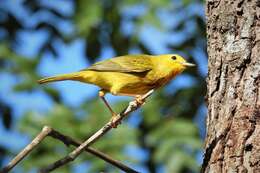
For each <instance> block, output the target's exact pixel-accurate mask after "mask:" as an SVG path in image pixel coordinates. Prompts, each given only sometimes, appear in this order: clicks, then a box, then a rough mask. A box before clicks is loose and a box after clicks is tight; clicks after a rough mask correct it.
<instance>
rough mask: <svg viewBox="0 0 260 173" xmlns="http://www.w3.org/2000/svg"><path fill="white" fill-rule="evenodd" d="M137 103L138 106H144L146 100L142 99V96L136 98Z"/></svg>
mask: <svg viewBox="0 0 260 173" xmlns="http://www.w3.org/2000/svg"><path fill="white" fill-rule="evenodd" d="M135 101H136V103H137V105H139V106H143V105H144V104H145V100H144V99H142V96H141V95H138V96H136V97H135Z"/></svg>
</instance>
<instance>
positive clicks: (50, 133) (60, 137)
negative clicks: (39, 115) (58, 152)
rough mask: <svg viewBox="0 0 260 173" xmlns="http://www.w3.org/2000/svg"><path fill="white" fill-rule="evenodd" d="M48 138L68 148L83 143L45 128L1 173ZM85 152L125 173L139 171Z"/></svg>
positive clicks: (110, 159) (95, 153) (97, 152)
mask: <svg viewBox="0 0 260 173" xmlns="http://www.w3.org/2000/svg"><path fill="white" fill-rule="evenodd" d="M47 136H50V137H52V138H54V139H57V140H60V141H61V142H63V143H64V144H65V145H66V146H69V145H73V146H76V147H77V146H79V145H80V144H81V143H80V142H78V141H76V140H74V139H72V138H71V137H69V136H66V135H63V134H62V133H60V132H58V131H56V130H54V129H52V128H51V127H48V126H44V127H43V129H42V131H41V132H40V133H39V134H38V135H37V136H36V137H35V138H34V139H33V140H32V142H31V143H30V144H28V145H27V146H26V147H25V148H24V149H23V150H22V151H21V152H20V153H19V154H18V155H17V156H16V157H15V158H14V159H13V160H11V161H10V163H9V164H8V165H7V166H6V167H4V168H3V169H2V170H0V173H7V172H9V171H10V170H11V169H12V168H14V167H15V165H17V164H18V163H19V162H20V161H21V160H23V158H24V157H26V156H27V155H28V154H29V153H30V152H31V151H32V150H33V149H34V148H36V147H37V146H38V145H39V144H40V143H41V141H43V140H44V139H45V138H46V137H47ZM85 151H87V152H89V153H91V154H93V155H95V156H97V157H99V158H101V159H102V160H104V161H106V162H108V163H110V164H112V165H114V166H115V167H117V168H119V169H121V170H122V171H125V172H131V173H138V172H137V171H135V170H133V169H132V168H130V167H128V166H126V165H124V164H123V163H121V162H119V161H117V160H114V159H112V158H111V157H110V156H108V155H106V154H104V153H102V152H100V151H98V150H96V149H94V148H92V147H89V148H86V149H85Z"/></svg>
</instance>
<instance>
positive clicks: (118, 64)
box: [85, 55, 153, 73]
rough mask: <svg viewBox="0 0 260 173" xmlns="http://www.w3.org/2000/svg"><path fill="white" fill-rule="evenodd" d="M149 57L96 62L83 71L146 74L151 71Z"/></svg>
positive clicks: (129, 56)
mask: <svg viewBox="0 0 260 173" xmlns="http://www.w3.org/2000/svg"><path fill="white" fill-rule="evenodd" d="M150 58H151V57H150V56H149V55H126V56H120V57H115V58H111V59H108V60H104V61H101V62H97V63H95V64H93V65H92V66H90V67H89V68H87V69H85V70H93V71H104V72H106V71H107V72H123V73H130V72H136V73H138V72H139V73H140V72H147V71H150V70H152V66H153V65H152V63H151V59H150Z"/></svg>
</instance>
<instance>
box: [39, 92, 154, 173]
mask: <svg viewBox="0 0 260 173" xmlns="http://www.w3.org/2000/svg"><path fill="white" fill-rule="evenodd" d="M153 91H154V90H150V91H149V92H147V93H146V94H144V95H143V96H142V97H141V98H140V100H139V101H141V102H144V101H145V99H146V98H147V97H149V96H150V95H151V94H152V93H153ZM141 106H142V104H139V103H138V101H137V100H134V101H132V102H130V103H129V105H128V107H127V108H126V109H125V110H123V111H122V112H121V113H120V114H118V116H117V118H116V119H115V120H114V122H113V123H116V124H119V123H120V121H121V120H122V119H123V118H124V117H126V116H127V115H128V114H129V113H131V112H133V111H135V110H136V109H138V108H139V107H141ZM111 128H112V122H108V123H107V124H105V125H104V126H103V127H102V128H101V129H100V130H98V131H97V132H96V133H95V134H93V135H92V136H91V137H90V138H88V139H87V140H86V141H85V142H83V143H82V144H81V145H80V146H79V147H78V148H76V149H75V150H73V151H72V152H71V153H70V154H69V155H67V156H66V157H64V158H62V159H60V160H58V161H56V162H54V163H53V164H51V165H48V166H47V167H45V168H42V169H41V170H40V173H48V172H51V171H53V170H55V169H57V168H59V167H61V166H63V165H65V164H68V163H69V162H71V161H73V160H75V159H76V158H77V156H78V155H80V154H81V153H82V152H83V151H84V150H85V149H86V148H87V147H89V146H90V145H91V144H92V143H94V142H95V141H96V140H98V139H99V138H100V137H102V136H103V135H104V134H106V133H107V132H108V131H109V130H110V129H111Z"/></svg>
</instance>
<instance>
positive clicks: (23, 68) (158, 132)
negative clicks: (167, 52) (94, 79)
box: [0, 0, 205, 173]
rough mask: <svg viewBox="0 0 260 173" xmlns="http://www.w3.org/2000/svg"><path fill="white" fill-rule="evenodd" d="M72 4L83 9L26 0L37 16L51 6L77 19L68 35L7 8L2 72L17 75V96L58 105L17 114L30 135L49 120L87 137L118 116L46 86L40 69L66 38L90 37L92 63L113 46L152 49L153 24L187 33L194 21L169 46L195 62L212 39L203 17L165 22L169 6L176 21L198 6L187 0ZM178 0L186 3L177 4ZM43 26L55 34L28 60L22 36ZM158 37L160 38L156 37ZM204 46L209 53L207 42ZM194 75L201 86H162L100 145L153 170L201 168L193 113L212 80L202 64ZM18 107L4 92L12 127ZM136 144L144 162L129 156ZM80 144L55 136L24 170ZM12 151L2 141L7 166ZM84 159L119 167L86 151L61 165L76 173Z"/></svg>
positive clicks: (57, 14)
mask: <svg viewBox="0 0 260 173" xmlns="http://www.w3.org/2000/svg"><path fill="white" fill-rule="evenodd" d="M72 3H73V5H74V6H75V9H74V12H73V14H71V15H66V14H64V13H63V12H62V10H58V8H52V7H50V6H46V5H43V4H44V3H38V2H37V1H29V0H25V1H24V3H23V4H22V6H24V7H26V10H28V11H30V12H31V15H33V14H37V13H38V12H39V11H46V12H48V13H49V14H52V16H54V17H53V18H57V19H59V20H62V21H66V22H70V23H73V29H74V30H73V31H72V32H71V33H67V34H64V31H63V30H62V28H61V27H57V26H58V24H57V23H55V22H51V19H50V21H42V20H37V22H36V23H35V25H33V26H29V25H28V26H27V25H26V24H25V23H26V22H24V21H23V20H21V19H20V18H18V17H17V16H15V15H13V13H12V12H10V11H8V10H3V14H4V15H5V16H6V17H5V18H4V19H3V20H1V21H0V23H1V26H0V29H2V30H4V31H5V32H6V33H7V34H5V35H4V36H1V42H0V67H1V68H0V73H1V74H9V75H10V76H12V77H13V78H14V79H15V82H14V84H13V85H12V86H10V87H11V90H12V91H13V93H14V94H17V95H19V94H21V93H25V92H26V93H34V92H42V93H44V94H45V96H46V95H47V96H48V97H49V98H50V99H51V100H52V107H51V108H50V109H49V110H45V111H43V110H36V109H35V110H26V112H25V113H24V115H23V116H22V117H21V118H20V119H17V118H16V120H17V122H16V123H15V125H17V126H18V127H19V132H21V133H22V134H23V135H25V136H27V137H29V138H30V139H32V138H33V137H34V136H36V135H37V134H38V133H39V132H40V130H41V129H42V127H43V126H44V125H48V126H51V127H53V128H55V129H56V130H58V131H60V132H62V133H63V134H66V135H69V136H71V137H73V138H75V139H78V140H81V141H83V140H85V139H87V138H88V137H89V136H90V135H91V134H93V133H94V132H95V131H96V130H97V129H99V128H100V127H102V126H103V125H104V124H105V123H106V122H107V121H108V120H109V119H110V114H109V111H108V110H107V109H106V108H105V107H104V104H103V103H102V102H101V100H100V99H98V98H90V99H86V100H84V102H82V103H80V105H77V106H75V107H71V106H69V105H67V104H66V103H64V101H63V99H62V98H61V93H60V91H58V90H57V89H56V88H54V87H53V86H52V85H47V86H44V87H42V88H40V87H39V86H38V84H37V83H36V80H37V79H39V78H40V75H39V74H38V70H39V68H40V65H41V62H42V60H43V57H44V56H43V55H44V54H45V53H46V52H48V53H51V55H53V57H54V58H55V56H56V55H57V54H58V53H57V52H58V48H57V47H55V46H54V45H55V44H53V42H55V41H57V40H60V41H61V42H64V43H69V42H70V41H74V40H76V39H81V40H84V41H85V43H86V44H85V48H84V51H85V52H83V53H85V55H86V57H87V58H86V60H87V61H90V62H93V61H96V60H97V58H99V57H100V56H101V53H102V51H104V49H105V48H107V47H109V48H111V49H113V51H114V53H115V54H116V55H123V54H128V53H129V52H131V51H132V50H133V49H135V50H137V51H140V52H142V53H149V54H152V52H153V50H151V49H150V48H149V46H148V45H147V44H146V43H145V42H144V41H142V39H141V36H140V31H141V28H143V27H148V26H149V27H153V28H157V29H159V30H160V31H161V32H165V33H167V34H173V33H175V32H182V31H184V30H186V29H187V26H190V23H188V22H191V21H192V22H194V23H195V30H194V31H193V32H192V34H190V35H188V36H187V38H185V39H183V41H180V42H179V43H178V44H176V43H173V42H171V41H170V40H169V42H167V43H165V45H164V47H167V48H170V49H171V50H174V51H176V50H178V51H180V52H184V53H185V54H186V57H189V58H190V60H191V61H194V59H193V57H192V50H193V48H194V47H195V46H198V45H199V44H200V43H201V42H203V41H204V42H205V38H204V36H205V30H204V20H203V19H202V18H201V17H200V16H197V15H195V16H186V17H184V18H183V19H181V20H180V22H179V23H177V24H176V26H173V27H166V26H165V21H161V20H162V19H161V18H160V17H159V14H160V13H161V12H162V11H163V12H167V13H169V14H171V13H172V15H171V16H169V20H167V21H166V22H169V23H170V22H171V20H170V18H174V17H175V15H174V14H175V13H180V12H182V11H183V12H184V13H183V15H185V13H187V12H188V10H189V8H188V7H189V5H192V2H191V1H189V0H183V1H182V3H180V1H171V0H161V1H158V0H149V1H143V0H142V1H137V0H126V1H120V0H111V1H106V0H101V1H95V0H76V1H75V2H72ZM175 3H177V4H179V5H178V6H177V7H176V8H175ZM198 3H201V2H199V1H198ZM180 4H181V5H180ZM140 6H142V7H144V8H140V9H143V10H144V11H138V13H137V14H132V15H129V14H126V11H127V10H126V9H133V8H136V7H140ZM3 9H4V8H3ZM176 10H177V11H176ZM126 21H127V22H129V23H130V24H131V25H132V26H133V28H132V29H131V32H130V33H128V34H126V33H124V32H123V29H122V28H123V26H124V24H125V22H126ZM42 30H44V31H47V32H48V35H49V37H48V38H47V39H46V41H45V42H43V43H42V45H41V46H40V48H39V49H38V50H37V53H36V55H35V56H34V57H27V56H26V55H23V54H22V53H20V52H19V51H18V48H19V45H20V44H22V43H19V39H18V38H19V37H18V35H19V34H18V33H19V32H20V31H29V32H30V31H42ZM151 37H152V36H151ZM154 42H157V40H156V37H155V40H154ZM199 46H201V45H199ZM202 46H203V44H202ZM202 49H203V50H204V51H205V44H204V47H203V48H202ZM186 74H187V75H189V76H192V77H193V78H194V80H195V81H196V82H195V84H194V85H191V86H189V87H186V88H180V89H176V91H174V92H171V91H168V90H167V91H166V90H164V89H161V90H159V91H157V92H156V93H155V94H154V95H153V96H152V97H151V98H149V99H148V100H147V103H146V104H145V105H144V106H143V107H142V109H141V110H138V111H137V112H136V113H133V115H131V118H129V119H127V120H124V122H123V123H122V124H121V125H120V126H119V127H118V128H117V129H116V130H112V131H111V132H109V134H107V135H106V136H104V137H103V138H102V139H100V140H99V141H97V142H96V143H95V144H94V145H93V147H95V148H97V149H99V150H101V151H102V152H104V153H107V154H109V155H110V156H112V157H113V158H115V159H118V160H120V161H123V162H125V163H131V164H132V165H141V166H143V167H145V168H146V169H147V170H148V171H149V172H151V173H153V172H156V170H157V168H158V167H159V166H162V167H163V168H164V169H165V170H166V172H176V173H181V172H198V170H199V165H198V163H197V161H196V155H197V153H198V152H199V151H200V149H201V146H202V142H201V139H200V138H199V135H198V129H197V126H196V125H195V124H194V121H193V118H194V116H195V114H196V112H197V111H198V107H199V106H200V105H201V104H202V103H203V95H204V92H205V84H204V77H203V76H202V75H201V74H200V73H199V72H198V71H197V70H196V69H195V70H190V71H187V72H186ZM173 87H174V86H173ZM39 90H40V91H39ZM3 93H4V91H3ZM4 94H5V93H4ZM4 94H3V95H4ZM127 101H129V100H127ZM127 101H118V102H116V103H114V104H113V108H114V109H115V110H116V111H117V112H119V111H120V110H122V109H123V108H124V107H125V106H126V105H127V103H128V102H127ZM28 104H30V103H28ZM16 106H17V105H10V104H9V103H8V101H7V100H6V99H5V98H4V97H0V115H1V117H3V118H1V120H2V121H3V124H4V126H5V127H6V128H7V129H9V130H13V131H16V128H13V129H10V128H11V127H12V126H11V125H12V124H11V123H12V122H13V112H14V111H15V109H16ZM132 118H133V119H138V123H135V125H133V124H131V123H130V122H131V119H132ZM129 146H134V147H136V148H138V149H140V150H143V151H145V152H147V153H148V157H147V158H146V159H140V158H139V156H138V154H139V153H136V154H137V156H134V155H133V154H129V153H128V152H127V148H128V147H129ZM72 149H73V147H69V148H67V147H66V146H64V144H63V143H61V142H58V141H56V140H54V139H52V138H49V137H48V138H47V139H46V140H45V141H44V142H42V143H41V145H40V147H39V148H37V149H36V150H35V151H34V152H33V153H32V154H31V155H30V156H29V157H28V158H26V160H24V161H23V162H22V164H20V165H19V166H18V167H19V169H20V170H22V171H23V172H29V171H32V170H35V169H36V168H39V167H41V166H44V165H48V164H50V163H52V162H54V161H56V160H57V159H59V158H61V157H63V156H65V155H66V154H67V153H69V152H70V151H71V150H72ZM10 153H11V152H10V151H9V149H7V148H6V147H3V146H1V144H0V155H1V157H0V166H1V161H2V160H3V159H5V157H2V156H3V155H4V156H8V157H13V156H14V154H15V153H12V154H10ZM82 163H83V164H86V165H89V166H88V172H101V171H104V172H119V171H118V170H117V169H116V168H114V167H112V166H110V165H108V164H107V163H105V162H104V161H102V160H100V159H98V158H96V157H93V156H92V155H90V154H88V153H84V154H82V155H81V156H80V157H79V159H77V160H76V161H75V163H73V164H69V165H67V166H65V167H63V168H61V169H59V170H58V172H60V173H67V172H73V170H74V168H75V165H78V164H82Z"/></svg>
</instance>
